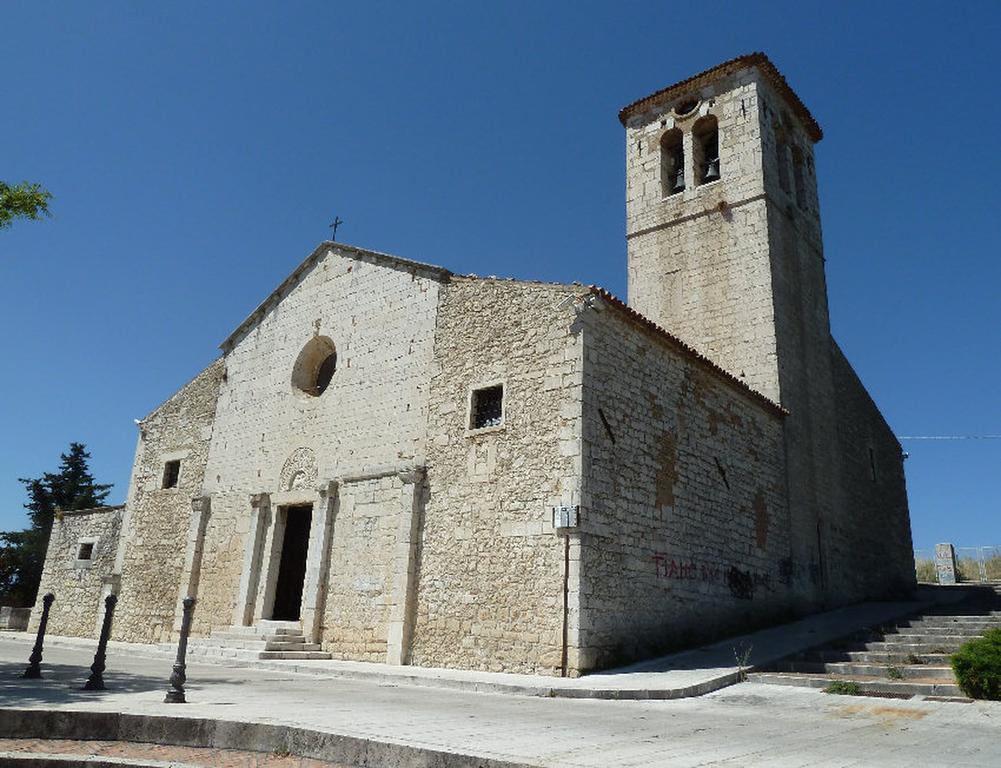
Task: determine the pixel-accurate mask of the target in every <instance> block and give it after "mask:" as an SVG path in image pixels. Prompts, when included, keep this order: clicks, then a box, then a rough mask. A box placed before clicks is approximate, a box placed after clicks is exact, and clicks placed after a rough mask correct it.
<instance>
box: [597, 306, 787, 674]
mask: <svg viewBox="0 0 1001 768" xmlns="http://www.w3.org/2000/svg"><path fill="white" fill-rule="evenodd" d="M581 322H582V324H583V327H584V410H583V414H584V422H583V442H584V479H585V480H584V490H583V504H582V512H581V514H582V520H581V526H580V534H579V538H580V542H581V543H580V546H581V553H580V566H579V567H580V593H581V594H580V601H581V604H580V614H581V617H582V619H581V621H582V626H581V634H580V647H581V654H582V658H581V660H580V666H581V667H582V668H585V669H588V668H594V667H607V666H610V665H612V664H615V663H621V662H624V661H628V660H632V659H636V658H643V657H649V656H651V655H653V654H655V653H656V652H658V651H663V650H666V649H669V648H674V647H679V646H683V645H690V644H692V643H693V642H696V641H701V640H706V639H709V638H713V637H719V636H721V635H725V634H727V633H730V634H732V633H734V632H735V631H737V630H738V629H746V628H749V627H754V626H756V625H760V624H765V623H768V622H769V621H774V620H775V619H776V618H778V617H780V616H782V615H783V614H784V613H785V612H786V611H787V606H788V604H789V602H790V599H791V596H792V595H793V594H794V592H795V591H796V589H797V588H800V585H799V583H798V582H799V581H800V579H797V578H794V573H793V568H792V561H791V552H790V541H789V510H788V506H787V501H786V495H785V482H784V480H785V462H784V454H783V434H782V430H783V422H784V418H785V417H784V414H783V413H782V412H781V411H780V409H778V408H777V407H775V406H774V405H770V404H767V403H766V402H763V401H762V399H761V398H760V397H757V396H755V394H754V393H753V392H751V391H750V390H748V388H747V387H746V386H744V385H742V384H740V383H739V382H735V381H732V380H730V379H729V378H728V377H727V376H725V375H722V372H720V371H719V370H718V369H716V368H715V366H713V365H712V364H709V363H707V362H706V361H704V360H700V359H699V358H698V357H697V356H695V355H688V354H685V353H684V352H683V351H682V350H681V348H680V347H679V346H678V345H677V343H675V342H672V340H670V339H669V338H668V337H666V335H665V334H663V333H661V332H659V331H658V330H657V329H655V328H653V327H651V326H650V325H648V324H646V323H645V322H644V321H643V320H642V319H639V318H636V317H633V316H631V315H630V314H629V313H628V312H627V311H623V310H622V309H621V308H618V309H617V308H616V307H615V306H614V305H610V304H609V303H607V302H602V303H597V304H595V305H593V308H592V310H591V311H586V312H584V313H583V314H582V316H581Z"/></svg>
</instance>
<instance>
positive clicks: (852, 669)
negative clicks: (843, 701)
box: [773, 661, 956, 683]
mask: <svg viewBox="0 0 1001 768" xmlns="http://www.w3.org/2000/svg"><path fill="white" fill-rule="evenodd" d="M773 667H774V669H773V671H775V672H795V673H797V674H828V675H840V676H845V675H851V676H859V675H861V676H865V677H872V678H879V679H883V680H922V679H923V680H944V681H946V682H949V683H954V682H955V681H956V680H955V677H954V676H953V673H952V667H949V666H933V665H930V664H914V665H912V664H904V665H896V664H866V663H864V662H854V661H835V662H822V661H782V662H778V663H776V664H774V665H773Z"/></svg>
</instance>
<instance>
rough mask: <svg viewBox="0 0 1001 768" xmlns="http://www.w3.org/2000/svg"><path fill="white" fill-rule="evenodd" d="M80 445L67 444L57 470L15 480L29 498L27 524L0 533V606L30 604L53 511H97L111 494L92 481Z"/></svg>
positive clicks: (50, 526) (46, 543)
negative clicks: (24, 527) (68, 446)
mask: <svg viewBox="0 0 1001 768" xmlns="http://www.w3.org/2000/svg"><path fill="white" fill-rule="evenodd" d="M89 458H90V454H89V453H87V449H86V447H85V446H84V445H83V443H70V449H69V453H64V454H62V456H61V459H62V462H61V464H60V465H59V471H58V472H45V473H44V474H43V475H42V476H41V477H37V478H18V480H19V482H21V483H24V487H25V490H26V491H27V494H28V503H27V504H25V505H24V508H25V509H26V510H28V521H29V522H30V526H29V527H28V528H27V529H25V530H23V531H7V532H4V533H0V603H5V604H10V605H33V604H34V602H35V595H36V593H37V592H38V582H39V581H40V580H41V578H42V566H44V565H45V550H46V548H47V547H48V544H49V533H50V532H51V530H52V521H53V520H54V519H55V516H56V512H57V511H58V510H73V509H90V508H91V507H99V506H101V505H102V504H103V503H104V500H105V499H106V498H107V497H108V494H109V493H110V492H111V485H110V484H107V485H104V484H100V483H97V482H95V481H94V476H93V475H91V473H90V467H89V466H88V465H87V460H88V459H89Z"/></svg>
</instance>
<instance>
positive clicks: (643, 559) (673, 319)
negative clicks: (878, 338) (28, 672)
mask: <svg viewBox="0 0 1001 768" xmlns="http://www.w3.org/2000/svg"><path fill="white" fill-rule="evenodd" d="M619 118H620V120H621V122H622V124H623V126H624V127H625V134H626V135H625V139H626V242H627V245H628V269H629V274H628V299H629V301H628V303H625V302H623V301H621V300H620V299H618V298H616V297H614V296H612V295H611V294H609V293H608V292H606V291H605V290H603V289H601V288H598V287H585V286H582V285H580V284H576V283H574V284H566V285H563V284H549V283H538V282H531V281H525V280H506V279H495V278H480V277H473V276H460V275H456V274H453V273H451V272H449V271H448V270H445V269H442V268H440V267H436V266H431V265H428V264H422V263H418V262H414V261H410V260H407V259H403V258H399V257H396V256H391V255H387V254H383V253H377V252H374V251H370V250H366V249H363V248H358V247H354V246H349V245H344V244H341V243H333V242H325V243H322V244H320V245H319V247H317V248H316V250H315V251H313V253H311V254H310V255H309V256H308V257H307V258H306V259H305V261H303V262H302V264H300V265H299V266H298V267H296V269H295V270H294V271H293V272H292V273H291V274H290V275H289V276H288V277H287V278H286V279H285V280H284V281H283V282H282V283H281V285H279V286H278V287H277V288H276V289H275V290H274V291H273V292H272V293H271V294H270V295H269V296H268V297H267V298H266V299H265V300H264V301H263V302H262V303H261V304H260V306H259V307H257V309H255V310H254V311H253V312H252V313H251V314H250V316H249V317H247V319H246V320H244V321H243V322H242V323H240V324H239V325H238V326H237V327H236V329H235V330H234V331H233V332H232V333H231V334H230V335H229V336H228V337H227V338H226V339H225V340H224V341H223V342H222V345H221V348H222V356H221V357H220V358H219V359H218V360H217V361H216V362H214V363H213V364H212V365H210V366H209V367H208V368H206V369H205V370H204V371H202V372H201V373H200V374H199V375H198V376H196V377H195V379H194V380H192V381H191V382H189V383H188V384H186V385H185V386H184V387H182V388H181V389H180V390H179V391H178V392H177V393H176V394H175V395H174V396H173V397H171V398H170V399H169V400H167V401H166V402H165V403H163V404H162V405H161V406H160V407H158V408H157V409H156V410H154V411H153V412H152V413H151V414H150V415H149V416H147V417H146V418H145V419H143V420H142V421H141V422H140V423H139V442H138V447H137V450H136V457H135V464H134V467H133V470H132V477H131V483H130V487H129V491H128V498H127V500H126V503H125V505H124V507H117V508H104V509H100V510H91V511H85V512H78V513H66V514H65V515H63V516H62V518H61V519H60V520H59V521H57V522H56V524H55V527H54V529H53V534H52V537H51V541H50V546H49V551H48V558H47V560H46V566H45V574H44V576H43V583H42V588H41V590H40V593H39V594H40V595H41V594H44V593H45V592H46V591H49V590H51V591H53V592H55V593H56V603H55V605H54V606H53V609H52V618H51V624H50V631H52V632H55V633H60V634H78V635H91V636H92V635H94V634H95V626H96V624H97V622H98V621H99V619H100V616H99V613H100V612H99V605H100V604H101V598H102V597H103V596H104V595H105V594H108V593H109V592H111V591H113V592H115V593H117V595H118V607H117V611H116V615H115V620H114V627H113V633H112V637H113V639H118V640H125V641H133V642H144V643H158V642H169V641H171V640H172V639H175V638H176V636H177V630H178V627H179V624H180V616H181V611H180V601H181V599H182V598H183V597H184V596H185V595H194V596H196V597H197V605H196V608H195V614H194V625H193V634H194V635H195V636H196V637H201V638H207V640H205V641H204V642H212V638H213V637H215V638H216V640H217V642H218V643H221V644H225V642H226V638H234V637H235V638H239V637H241V636H247V637H254V636H256V635H255V632H261V633H264V634H267V632H268V631H269V628H270V629H271V631H275V632H276V631H277V629H278V628H282V629H284V630H285V631H287V632H288V633H289V634H290V636H294V635H295V633H301V635H303V637H302V638H301V640H302V641H303V642H302V643H301V644H299V645H298V646H297V647H298V648H299V651H298V653H300V654H307V652H308V651H310V650H311V651H312V653H311V655H313V656H320V655H324V656H325V655H327V654H329V655H330V656H332V657H334V658H339V659H353V660H362V661H373V662H385V663H389V664H413V665H421V666H444V667H459V668H467V669H482V670H494V671H514V672H536V673H544V674H552V675H560V674H564V675H578V674H581V673H585V672H587V671H589V670H595V669H600V668H607V667H610V666H614V665H617V664H621V663H623V662H626V661H629V660H633V659H638V658H643V657H648V656H651V655H654V654H657V653H659V652H662V651H665V650H668V649H671V648H677V647H682V646H685V645H691V644H693V643H696V642H699V641H704V640H711V639H718V638H720V637H724V636H726V635H727V634H732V633H736V632H740V631H744V630H747V629H749V628H752V627H757V626H763V625H766V624H769V623H775V622H778V621H781V620H784V619H786V618H789V617H793V616H797V615H803V614H805V613H809V612H811V611H817V610H821V609H823V608H827V607H831V606H835V605H838V604H844V603H850V602H854V601H859V600H866V599H881V598H890V597H896V596H899V595H901V594H903V593H905V592H907V591H909V590H910V589H912V588H913V586H914V571H913V561H912V551H911V535H910V522H909V517H908V509H907V497H906V492H905V487H904V474H903V466H902V452H901V448H900V445H899V443H898V442H897V440H896V439H895V437H894V435H893V433H892V432H891V430H890V428H889V426H888V425H887V424H886V422H885V421H884V419H883V417H882V416H881V415H880V412H879V410H878V409H877V407H876V405H875V404H874V403H873V401H872V399H871V398H870V397H869V395H868V394H867V392H866V390H865V388H864V387H863V385H862V384H861V382H860V381H859V379H858V377H857V376H856V374H855V372H854V371H853V370H852V367H851V365H850V364H849V363H848V361H847V360H846V359H845V356H844V355H843V354H842V352H841V350H840V349H839V347H838V345H837V343H836V342H835V341H834V340H833V339H832V338H831V333H830V326H829V321H828V308H827V289H826V284H825V277H824V254H823V245H822V240H821V227H820V213H819V206H818V199H817V184H816V177H815V171H814V145H815V144H816V142H818V141H819V140H820V139H821V137H822V133H821V129H820V126H819V125H818V124H817V122H816V121H815V120H814V118H813V117H812V116H811V114H810V112H809V111H808V110H807V108H806V107H805V106H804V104H803V102H801V101H800V99H799V98H798V97H797V95H796V94H795V93H794V92H793V91H792V89H791V88H790V86H789V85H788V84H787V82H786V80H785V79H784V78H783V76H782V75H781V74H780V73H779V72H778V70H777V69H776V68H775V67H774V65H773V64H772V63H771V62H770V61H769V60H768V59H767V58H766V57H765V56H764V55H763V54H752V55H748V56H742V57H739V58H736V59H733V60H731V61H727V62H725V63H723V64H720V65H719V66H716V67H713V68H712V69H709V70H707V71H705V72H702V73H700V74H698V75H695V76H694V77H691V78H689V79H687V80H684V81H682V82H680V83H677V84H675V85H672V86H670V87H668V88H665V89H663V90H661V91H658V92H656V93H653V94H651V95H649V96H647V97H645V98H643V99H640V100H639V101H636V102H633V103H632V104H630V105H628V106H627V107H625V108H624V109H623V110H622V111H621V112H620V114H619ZM37 614H38V611H37V610H36V612H35V616H34V618H33V621H34V622H36V623H37V620H38V617H37ZM277 622H284V623H280V624H279V623H277ZM241 628H242V629H241ZM255 628H256V629H255ZM293 629H294V630H295V632H293ZM241 633H243V635H241ZM279 645H280V644H279ZM287 645H292V644H287ZM269 647H274V646H269ZM288 653H290V654H292V655H295V653H296V651H288ZM272 655H274V654H272ZM279 655H280V653H279ZM307 655H308V654H307Z"/></svg>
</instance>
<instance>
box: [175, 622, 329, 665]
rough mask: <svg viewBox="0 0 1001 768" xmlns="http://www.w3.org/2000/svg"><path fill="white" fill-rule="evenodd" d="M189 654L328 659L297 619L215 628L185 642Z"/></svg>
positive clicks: (216, 656) (210, 656)
mask: <svg viewBox="0 0 1001 768" xmlns="http://www.w3.org/2000/svg"><path fill="white" fill-rule="evenodd" d="M188 656H190V657H196V658H197V657H202V658H224V659H329V658H330V654H329V653H326V652H324V651H323V650H322V648H321V646H320V645H318V644H316V643H310V642H308V641H307V640H306V637H305V636H304V635H303V634H302V627H301V626H300V624H299V622H297V621H259V622H258V623H257V624H255V625H254V626H252V627H236V626H234V627H227V628H226V629H221V630H214V631H213V632H212V634H211V635H209V637H204V638H192V639H191V640H189V641H188Z"/></svg>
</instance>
